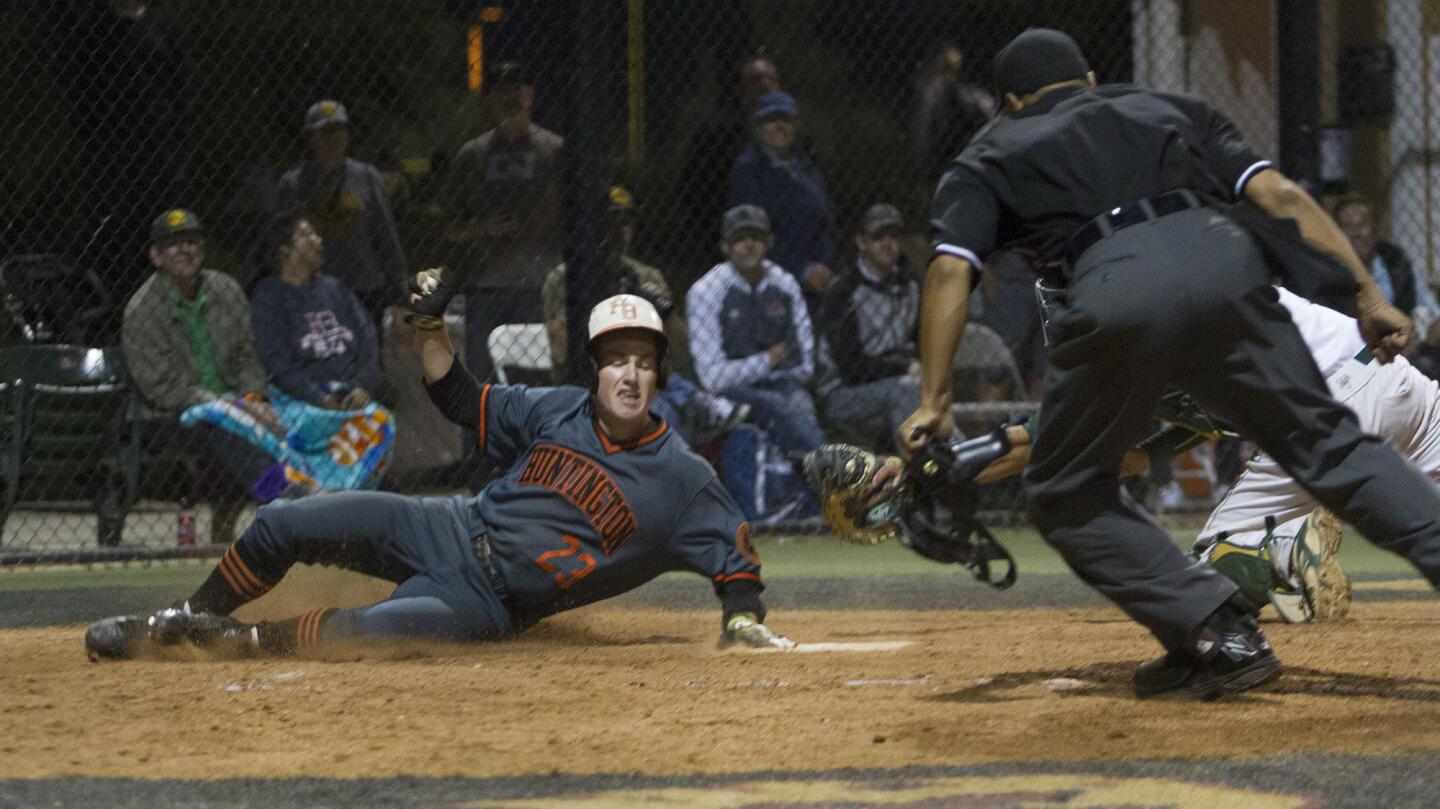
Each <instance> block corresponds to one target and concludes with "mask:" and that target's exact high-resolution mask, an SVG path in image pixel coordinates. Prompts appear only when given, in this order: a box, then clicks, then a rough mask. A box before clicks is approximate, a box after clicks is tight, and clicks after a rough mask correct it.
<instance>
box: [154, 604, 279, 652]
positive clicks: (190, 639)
mask: <svg viewBox="0 0 1440 809" xmlns="http://www.w3.org/2000/svg"><path fill="white" fill-rule="evenodd" d="M150 621H151V637H152V638H154V640H155V641H156V642H157V643H158V644H159V645H161V646H175V645H179V644H183V643H188V644H189V645H190V646H192V647H194V648H195V649H197V650H199V651H200V652H202V653H203V656H204V657H209V658H212V659H217V660H238V659H241V658H246V657H254V656H255V655H256V654H258V653H259V643H258V640H257V638H256V636H255V628H254V627H252V626H250V625H248V624H242V623H240V622H239V621H237V620H235V619H234V618H231V617H229V616H225V615H213V614H211V613H208V612H191V611H190V610H189V609H188V608H187V609H175V608H173V607H172V608H170V609H163V610H161V611H159V612H157V613H155V614H154V615H152V616H150Z"/></svg>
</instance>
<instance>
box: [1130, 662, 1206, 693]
mask: <svg viewBox="0 0 1440 809" xmlns="http://www.w3.org/2000/svg"><path fill="white" fill-rule="evenodd" d="M1196 665H1197V664H1196V662H1195V661H1194V660H1193V659H1192V658H1190V657H1189V656H1188V655H1183V654H1180V653H1178V652H1166V653H1165V656H1164V657H1157V658H1155V659H1154V660H1151V661H1148V662H1145V663H1141V664H1140V667H1139V668H1137V669H1135V696H1137V697H1139V698H1141V699H1145V698H1146V697H1153V696H1157V695H1160V694H1164V693H1166V692H1168V691H1174V690H1176V689H1178V688H1180V687H1181V686H1183V685H1185V681H1186V680H1188V679H1190V675H1192V674H1194V673H1195V666H1196Z"/></svg>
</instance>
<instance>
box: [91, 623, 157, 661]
mask: <svg viewBox="0 0 1440 809" xmlns="http://www.w3.org/2000/svg"><path fill="white" fill-rule="evenodd" d="M150 618H151V616H145V615H116V616H114V617H113V618H103V619H101V620H99V621H96V622H95V623H93V624H91V625H90V628H89V629H87V630H85V654H86V655H88V656H89V658H90V661H91V662H92V663H98V662H100V661H101V660H133V659H135V658H137V657H146V656H148V655H149V654H150V651H151V649H152V648H153V647H154V645H155V644H154V642H153V641H152V640H151V637H150Z"/></svg>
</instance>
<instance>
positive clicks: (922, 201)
mask: <svg viewBox="0 0 1440 809" xmlns="http://www.w3.org/2000/svg"><path fill="white" fill-rule="evenodd" d="M1282 5H1284V4H1282ZM1300 5H1311V4H1300ZM1422 6H1428V4H1421V3H1417V2H1416V0H1410V2H1409V3H1408V5H1407V4H1406V3H1401V2H1392V3H1390V4H1389V9H1390V10H1389V12H1388V16H1386V17H1385V18H1384V19H1383V20H1381V21H1379V22H1377V26H1378V28H1379V30H1380V31H1381V32H1382V38H1383V33H1384V32H1386V31H1394V32H1395V34H1396V36H1395V37H1393V38H1392V41H1393V42H1394V45H1395V51H1394V53H1395V56H1396V60H1397V61H1398V62H1399V64H1400V65H1401V70H1400V73H1399V74H1398V76H1397V82H1401V83H1403V82H1404V81H1410V80H1412V79H1413V80H1416V81H1418V80H1419V78H1420V77H1422V76H1424V75H1428V72H1427V71H1429V70H1430V69H1431V68H1430V67H1428V65H1429V64H1431V61H1429V59H1428V57H1427V56H1426V54H1428V53H1429V52H1430V46H1429V45H1428V44H1424V43H1428V42H1429V39H1428V35H1425V37H1423V39H1424V42H1423V43H1422V41H1421V39H1422V35H1421V33H1420V32H1421V31H1422V30H1423V29H1424V25H1423V19H1422V18H1423V17H1424V14H1423V13H1422V12H1423V11H1425V8H1422ZM1325 8H1326V9H1328V10H1327V11H1326V14H1328V15H1329V16H1328V17H1327V18H1326V23H1325V28H1324V31H1325V42H1326V43H1328V44H1327V47H1328V48H1329V50H1328V51H1326V52H1325V53H1326V54H1327V58H1328V57H1329V56H1336V54H1338V53H1339V52H1340V51H1342V50H1344V47H1345V46H1344V43H1343V42H1340V41H1339V39H1337V37H1339V38H1342V39H1343V35H1338V34H1337V33H1336V30H1337V27H1338V26H1339V25H1340V24H1341V23H1343V22H1344V20H1343V19H1338V18H1337V12H1335V10H1334V7H1333V6H1331V5H1326V6H1325ZM1339 14H1340V16H1341V17H1343V16H1344V12H1340V13H1339ZM1032 25H1049V26H1054V27H1061V28H1064V29H1066V30H1068V31H1070V32H1071V33H1072V34H1073V35H1074V36H1075V37H1076V38H1077V40H1078V41H1079V42H1080V44H1081V45H1082V47H1083V48H1084V49H1085V50H1086V52H1087V54H1088V56H1089V58H1090V61H1091V64H1092V66H1093V67H1094V69H1095V71H1096V73H1097V74H1098V76H1099V78H1100V79H1101V81H1131V80H1133V81H1136V82H1138V83H1141V84H1144V85H1148V86H1154V87H1158V88H1163V89H1167V90H1177V91H1188V92H1196V93H1199V94H1201V95H1204V96H1205V97H1207V98H1208V99H1209V100H1210V101H1212V102H1213V103H1215V104H1216V105H1217V106H1218V107H1220V108H1221V109H1222V110H1224V111H1226V112H1227V113H1228V114H1230V115H1231V117H1232V118H1234V119H1235V121H1236V122H1237V124H1238V126H1239V127H1240V129H1241V130H1242V131H1243V133H1244V134H1245V135H1246V137H1247V138H1249V139H1250V140H1251V141H1252V142H1253V143H1254V144H1255V145H1256V146H1257V147H1259V148H1260V150H1261V151H1262V152H1265V153H1267V154H1275V153H1276V152H1277V150H1278V149H1279V148H1280V144H1279V143H1278V137H1279V135H1278V132H1279V128H1278V126H1277V121H1276V118H1277V116H1276V108H1277V106H1276V98H1277V89H1276V88H1277V84H1278V83H1279V82H1278V81H1277V67H1278V66H1277V62H1276V60H1277V56H1276V53H1275V48H1274V47H1273V42H1274V41H1275V30H1276V10H1275V9H1274V8H1273V7H1272V5H1271V4H1269V3H1248V2H1216V3H1188V2H1181V1H1180V0H1153V1H1150V2H1147V1H1146V0H1089V1H1088V2H1083V3H1078V2H1059V1H1058V0H1056V2H1033V3H1011V2H1001V1H1000V0H994V1H992V2H984V1H982V2H969V3H930V2H920V1H918V0H881V1H880V2H876V1H875V0H866V1H865V2H861V1H860V0H827V1H822V0H795V1H794V2H784V3H778V2H763V0H754V2H733V0H727V1H726V2H721V1H720V0H694V1H693V2H686V3H660V2H654V0H651V2H645V0H629V2H620V0H609V1H608V2H605V1H602V0H595V1H593V2H589V1H586V0H568V1H566V0H547V1H546V2H539V3H514V4H509V3H504V2H498V0H497V2H495V3H484V2H478V1H475V0H317V2H311V3H289V2H279V1H278V0H252V1H251V2H245V3H229V4H215V3H202V2H198V0H165V1H164V2H156V3H151V4H147V3H145V2H142V1H141V0H110V2H104V1H103V0H20V1H19V2H15V3H9V4H6V6H5V7H4V9H3V10H0V43H3V47H0V54H3V55H0V100H3V109H4V110H5V113H4V114H3V117H0V120H3V130H0V165H3V166H4V170H3V173H0V212H3V216H0V286H3V292H4V303H5V315H4V316H3V317H0V330H3V338H0V339H3V342H4V344H5V346H6V347H5V348H3V349H0V366H3V370H4V372H5V373H4V381H5V383H6V385H5V388H4V391H3V393H4V395H5V396H7V397H8V398H6V399H5V404H4V410H3V415H0V418H3V424H4V425H5V429H6V434H5V436H4V449H3V452H4V453H5V456H4V461H3V464H0V469H3V474H4V484H5V490H4V497H5V500H4V503H3V514H4V515H5V517H6V519H5V525H4V533H3V539H0V555H3V556H7V557H8V558H10V559H12V560H14V559H21V558H31V559H34V558H40V557H42V556H45V555H47V554H49V555H50V556H54V555H56V554H55V553H51V552H52V551H53V552H56V553H58V554H59V555H65V554H67V553H68V554H70V555H71V556H75V557H78V556H79V555H80V554H79V549H83V548H93V547H100V546H118V547H120V548H122V549H129V550H132V551H133V550H134V549H141V551H144V552H162V551H163V552H166V553H169V552H179V553H187V552H195V553H199V552H204V548H205V546H206V545H207V544H208V543H211V542H215V543H224V542H226V541H228V540H229V539H230V538H231V537H232V536H233V535H234V532H235V530H236V528H237V526H239V527H243V526H244V525H245V523H246V521H247V520H248V514H249V513H250V512H251V511H252V510H253V508H254V505H255V503H257V502H260V501H263V500H265V499H267V498H270V497H275V496H291V495H294V494H298V493H303V491H304V489H305V488H306V487H307V486H308V487H310V488H318V487H326V486H347V487H348V486H376V485H378V486H382V487H384V488H388V489H392V490H395V491H400V492H404V493H439V492H455V491H463V490H466V489H473V488H474V487H476V486H478V485H480V484H481V483H483V481H484V480H485V479H486V477H487V476H488V475H493V474H495V473H496V472H497V470H496V469H495V468H494V467H493V466H492V465H490V464H488V463H487V462H486V461H485V460H484V459H481V458H477V457H475V456H476V452H475V450H474V449H473V447H475V445H476V440H475V436H473V435H467V434H465V432H464V431H462V430H461V429H460V428H459V427H455V426H453V425H451V424H449V423H448V422H446V421H445V420H444V419H443V418H442V417H441V416H440V415H439V413H438V411H437V410H436V408H435V407H434V406H433V405H432V404H431V403H430V401H429V399H428V397H427V394H426V392H425V390H424V388H423V386H422V384H421V382H420V380H421V377H422V372H421V367H420V361H419V359H418V358H417V357H416V355H415V352H414V350H413V334H412V332H411V328H412V327H411V326H409V325H408V324H406V323H405V322H404V318H403V312H399V311H397V310H395V309H393V308H389V306H390V305H391V304H393V303H394V302H395V301H396V299H397V297H398V295H399V289H400V285H401V283H402V280H403V279H404V278H407V277H408V276H409V275H410V274H412V273H414V272H415V271H416V270H418V269H420V268H422V267H428V266H437V265H444V266H445V267H447V270H448V272H449V273H450V275H449V278H450V280H451V282H452V283H453V284H455V285H456V286H458V288H459V290H460V292H461V294H460V295H459V296H457V297H456V299H455V301H454V303H453V304H452V306H451V309H450V311H449V313H448V314H447V317H446V322H447V325H448V326H449V329H448V331H449V332H450V333H451V336H452V340H453V342H454V344H455V346H456V349H457V350H458V351H459V352H460V353H461V355H462V356H463V357H464V361H465V363H466V364H467V365H468V366H469V367H470V369H471V370H472V371H473V372H474V373H475V374H476V376H477V377H480V378H482V379H484V378H487V377H488V378H489V379H491V380H492V381H502V382H517V381H518V382H528V383H538V384H550V383H551V382H582V380H583V372H584V359H583V352H582V351H578V350H576V347H577V346H579V345H580V344H581V342H582V341H583V339H584V331H583V327H584V325H585V324H584V320H585V313H586V312H587V311H588V306H589V305H590V304H592V303H593V302H594V301H596V300H598V299H599V298H601V297H603V296H605V295H608V294H612V293H614V292H619V291H627V292H634V293H636V294H639V295H641V296H643V297H646V298H648V299H650V300H652V301H653V302H654V303H655V304H656V305H657V308H659V310H660V311H661V313H662V315H663V316H664V317H665V323H666V328H667V331H668V332H669V335H670V342H671V346H672V349H673V350H672V352H671V354H672V356H671V363H670V364H671V366H672V375H671V384H670V386H669V388H668V389H667V390H666V391H665V392H664V393H663V394H662V397H661V399H660V400H659V402H658V403H657V410H658V411H659V412H661V413H662V414H663V415H664V416H665V417H666V419H667V421H668V422H669V423H670V424H671V425H672V426H673V427H674V428H675V429H677V431H679V432H680V433H681V434H682V435H684V436H685V437H686V438H687V439H688V440H689V441H690V443H691V444H692V445H693V446H695V447H696V448H697V449H699V450H700V451H701V452H702V454H705V455H706V457H707V458H709V459H710V460H711V461H712V462H713V463H714V464H715V465H716V466H717V468H718V469H720V470H721V473H722V477H723V478H724V479H725V481H726V483H727V486H729V487H730V488H731V490H732V493H734V494H735V496H736V498H737V500H739V501H740V502H741V504H742V507H744V508H745V509H746V510H747V512H748V513H750V515H751V516H753V517H755V518H756V519H757V520H758V521H762V522H763V521H767V520H768V521H770V522H775V521H784V520H785V519H786V517H787V516H789V517H793V516H796V515H797V514H799V515H803V508H804V504H803V503H795V502H791V501H792V500H794V499H795V497H796V495H798V493H799V492H798V490H797V487H798V486H799V482H798V478H796V477H795V476H794V474H793V473H792V472H791V470H790V469H789V464H788V462H787V460H786V458H787V453H789V454H790V455H791V456H793V454H794V453H795V452H796V451H799V450H803V449H806V448H808V447H809V446H811V445H813V444H814V443H816V442H817V441H819V440H835V439H843V440H849V441H852V442H856V443H862V444H868V445H871V446H874V447H876V448H880V449H885V448H887V444H888V442H889V440H890V439H889V436H891V435H893V428H894V426H895V423H896V421H897V420H898V419H900V418H903V416H904V415H906V414H908V412H909V409H910V408H913V406H914V402H915V400H916V386H915V373H916V367H915V364H914V360H915V324H916V317H917V313H918V295H919V285H918V279H919V277H920V275H921V274H922V272H923V270H924V266H925V263H926V261H927V259H928V243H927V239H928V236H927V233H926V224H925V222H926V218H927V206H928V198H929V194H930V191H931V189H932V188H933V185H934V182H935V179H936V177H937V176H938V174H939V172H940V171H941V169H942V168H943V166H944V164H945V162H946V161H947V159H948V158H949V157H951V156H953V154H954V153H956V152H957V151H958V149H959V148H960V147H961V145H962V144H963V143H964V142H965V140H966V139H967V138H968V137H969V136H970V135H971V134H973V133H974V131H976V129H978V128H979V127H980V126H982V125H983V124H984V123H985V122H986V121H987V120H988V119H989V117H990V116H991V115H992V114H993V113H994V111H995V109H996V105H997V99H996V98H995V96H994V93H993V92H992V89H991V87H990V85H989V81H988V76H987V70H986V66H987V65H988V63H989V61H990V59H991V58H992V57H993V56H994V54H995V52H996V51H997V50H998V48H999V47H1000V46H1001V45H1003V44H1004V43H1005V42H1006V41H1007V40H1008V39H1009V38H1010V37H1012V36H1013V35H1014V34H1016V33H1018V32H1019V31H1020V30H1023V29H1024V28H1026V27H1028V26H1032ZM1387 26H1388V27H1387ZM1320 44H1321V43H1316V47H1317V48H1319V47H1320ZM1347 52H1348V51H1347ZM1416 59H1419V60H1420V61H1421V63H1422V67H1419V68H1416V67H1414V66H1413V65H1412V62H1414V60H1416ZM1328 64H1329V62H1327V65H1328ZM1281 72H1283V71H1281ZM1326 75H1327V76H1330V77H1331V78H1330V82H1331V84H1332V85H1333V83H1334V79H1333V71H1332V72H1331V73H1327V74H1326ZM1342 80H1343V79H1342ZM1405 86H1408V85H1405ZM1416 93H1417V94H1418V95H1421V96H1424V97H1427V98H1428V94H1427V93H1425V92H1420V91H1416ZM1425 109H1426V110H1428V106H1426V108H1425ZM1427 115H1428V113H1427ZM1426 121H1427V122H1428V118H1427V119H1426ZM1431 137H1432V136H1431V135H1430V134H1429V129H1428V128H1426V127H1425V126H1420V127H1419V129H1417V128H1416V126H1414V125H1411V124H1410V123H1409V119H1406V123H1405V125H1404V126H1397V127H1396V128H1395V129H1394V130H1392V133H1391V140H1392V144H1391V145H1390V148H1391V150H1392V154H1393V155H1394V160H1395V165H1396V175H1397V176H1396V179H1395V184H1394V186H1393V193H1392V194H1391V196H1390V201H1389V208H1390V209H1393V210H1394V212H1395V218H1396V221H1397V222H1401V221H1402V220H1403V222H1404V223H1405V227H1406V228H1407V232H1408V233H1409V235H1407V236H1406V237H1404V238H1400V239H1398V241H1400V243H1401V244H1403V245H1404V246H1405V247H1406V248H1407V249H1408V250H1409V251H1410V254H1411V255H1412V256H1414V257H1416V258H1417V259H1423V260H1424V262H1425V263H1424V264H1423V265H1422V267H1425V268H1428V266H1429V257H1430V253H1429V251H1428V250H1427V249H1422V247H1421V245H1422V244H1426V245H1428V239H1429V237H1428V233H1429V232H1430V230H1431V228H1428V227H1421V226H1420V225H1419V224H1418V221H1420V220H1414V219H1413V216H1412V212H1413V211H1414V210H1417V207H1416V206H1417V205H1418V206H1419V208H1418V210H1420V211H1422V212H1423V213H1424V215H1425V217H1427V218H1425V219H1423V221H1429V220H1428V216H1429V210H1430V208H1429V191H1428V185H1429V184H1430V183H1432V180H1430V179H1429V178H1430V177H1431V174H1430V170H1429V167H1428V155H1429V150H1428V148H1426V145H1427V144H1428V142H1429V138H1431ZM1371 140H1372V141H1374V142H1375V143H1376V144H1379V143H1380V139H1378V138H1371ZM1364 142H1369V141H1365V140H1364V138H1363V137H1357V138H1355V143H1356V144H1357V146H1356V147H1355V150H1354V151H1355V155H1354V159H1355V160H1358V161H1361V162H1363V160H1364V159H1365V158H1364V157H1363V156H1362V155H1360V154H1359V149H1360V147H1361V146H1363V145H1364ZM1414 149H1419V150H1420V151H1421V152H1422V153H1423V154H1424V155H1425V158H1424V160H1425V169H1424V171H1423V172H1420V173H1418V174H1417V173H1416V172H1413V171H1410V170H1409V167H1411V166H1412V165H1413V160H1412V157H1411V156H1410V155H1411V151H1410V150H1414ZM1407 172H1409V173H1407ZM1420 186H1424V187H1425V188H1420ZM1387 187H1388V186H1387ZM1396 195H1403V197H1404V199H1403V200H1402V199H1399V198H1397V196H1396ZM1422 198H1423V203H1422V202H1420V201H1419V200H1421V199H1422ZM739 205H750V206H754V207H752V208H739V209H736V208H735V206H739ZM1386 213H1388V211H1387V210H1386V208H1385V207H1383V206H1382V208H1381V215H1382V217H1383V216H1384V215H1385V214H1386ZM314 236H318V237H319V240H316V239H314V238H313V237H314ZM562 262H565V263H566V266H568V267H569V268H570V270H569V272H568V273H567V272H566V271H564V270H561V269H557V267H559V266H560V265H561V263H562ZM197 272H198V274H197ZM316 272H319V273H320V275H318V276H316V275H315V273H316ZM1030 283H1031V276H1030V274H1029V271H1028V268H1026V267H1025V266H1024V264H1023V262H1019V261H1018V260H1016V259H1015V258H1014V257H1007V256H1005V255H999V256H995V257H992V259H991V260H990V261H989V262H988V266H987V267H986V270H985V273H984V278H983V281H982V283H981V285H980V288H979V291H978V293H977V295H976V296H975V311H974V313H973V314H974V317H973V322H974V325H972V327H971V330H970V332H969V333H968V334H967V337H966V341H965V344H964V345H963V346H962V349H961V351H960V354H959V356H958V357H957V359H956V368H957V401H959V402H961V405H960V412H961V416H962V418H961V422H962V427H964V428H965V429H968V430H971V431H974V430H982V429H986V428H988V427H989V426H992V425H993V424H994V423H996V422H997V421H999V420H1002V419H1005V418H1010V417H1013V416H1017V415H1023V414H1025V413H1028V412H1030V411H1033V409H1034V407H1035V401H1036V400H1037V398H1038V395H1039V392H1040V390H1041V388H1042V386H1043V368H1044V363H1045V360H1044V345H1043V340H1042V339H1041V337H1040V333H1039V330H1038V318H1037V315H1036V313H1035V311H1034V309H1033V307H1032V305H1031V303H1030V301H1031V291H1030ZM62 346H69V348H65V347H62ZM567 347H568V350H567ZM67 395H68V396H69V398H67ZM217 397H218V399H217ZM267 428H273V429H267ZM281 438H284V439H286V440H285V441H284V444H283V446H282V445H281V444H282V442H281ZM1199 466H1200V468H1201V472H1202V473H1203V471H1204V464H1203V463H1201V464H1199ZM1182 477H1183V476H1182ZM1201 477H1203V474H1202V475H1201ZM1205 496H1206V495H1205V493H1204V492H1200V493H1198V494H1196V496H1195V498H1194V499H1196V500H1203V499H1204V497H1205ZM994 502H995V505H996V506H997V507H1000V508H1009V509H1011V510H1016V509H1017V507H1018V504H1019V495H1018V492H1017V491H1016V490H1015V489H1014V488H1009V489H1005V490H1004V491H1003V492H1002V493H1001V494H998V495H996V497H995V501H994ZM797 508H798V509H800V511H799V512H797V511H795V509H797ZM191 543H194V544H195V547H196V548H197V549H198V550H195V551H186V550H184V547H185V546H187V545H190V544H191ZM177 547H178V548H180V550H178V551H177V550H176V549H177Z"/></svg>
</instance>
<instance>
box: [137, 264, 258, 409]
mask: <svg viewBox="0 0 1440 809" xmlns="http://www.w3.org/2000/svg"><path fill="white" fill-rule="evenodd" d="M170 290H171V286H170V282H169V280H168V279H167V278H166V277H165V275H164V274H163V273H160V272H156V273H154V274H153V275H151V276H150V279H149V280H147V281H146V282H145V283H144V285H142V286H141V287H140V289H139V290H138V291H136V293H135V295H134V296H133V297H131V298H130V302H129V303H127V304H126V305H125V320H124V323H123V324H122V326H121V331H120V340H121V344H122V346H123V347H124V349H125V363H126V365H127V366H129V368H130V377H131V378H132V379H134V380H135V386H136V387H137V388H138V389H139V391H140V395H141V397H142V398H143V399H144V400H145V404H146V405H147V406H148V408H149V409H150V410H152V411H155V412H160V413H172V414H177V413H179V412H180V411H182V410H184V409H186V408H187V407H190V406H191V405H197V404H203V403H205V402H208V401H211V400H212V399H214V398H216V395H215V394H214V393H212V392H210V391H208V390H206V389H204V388H202V387H200V373H199V371H198V370H197V368H196V363H195V348H194V346H193V345H192V344H191V342H190V334H189V331H188V330H187V329H186V326H185V322H184V321H183V320H182V319H181V315H180V313H179V312H177V311H176V309H175V303H174V302H173V301H172V300H171V297H170ZM200 290H201V293H202V294H204V295H205V325H206V326H207V327H208V328H209V330H210V339H211V341H212V342H213V343H214V344H215V364H216V366H217V370H218V371H219V373H220V378H221V380H222V381H223V382H224V383H225V387H226V388H227V390H228V391H230V392H234V393H250V392H252V391H255V392H264V390H265V372H264V371H263V370H261V368H260V360H259V359H258V357H257V356H256V353H255V339H254V337H253V336H252V335H251V334H250V302H249V301H247V300H246V299H245V292H244V290H242V289H241V288H240V285H239V284H238V283H236V282H235V280H234V279H233V278H231V277H230V276H228V275H226V274H224V273H221V272H216V271H215V270H201V271H200Z"/></svg>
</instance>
